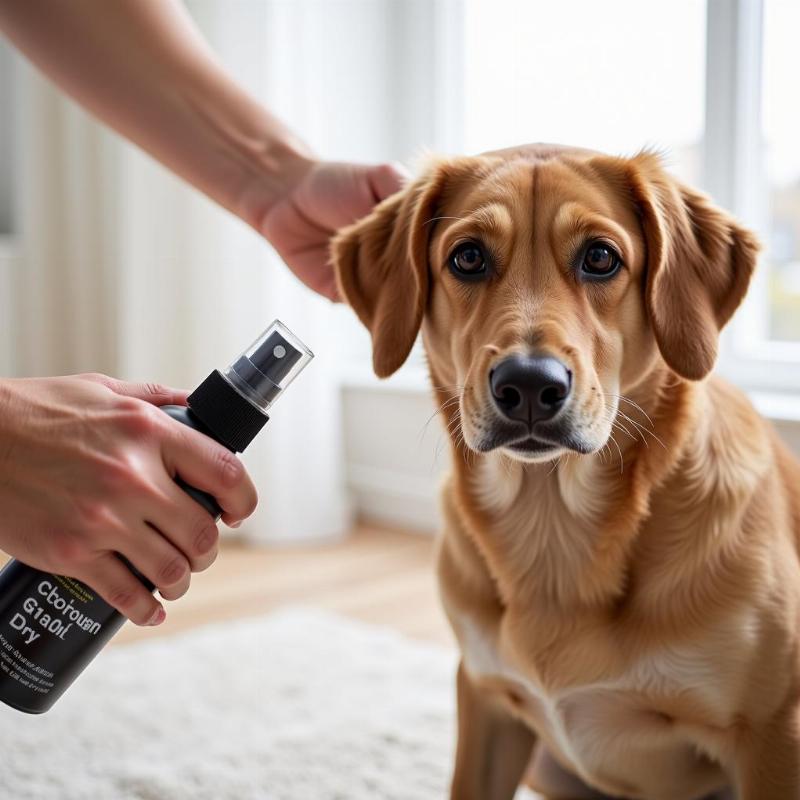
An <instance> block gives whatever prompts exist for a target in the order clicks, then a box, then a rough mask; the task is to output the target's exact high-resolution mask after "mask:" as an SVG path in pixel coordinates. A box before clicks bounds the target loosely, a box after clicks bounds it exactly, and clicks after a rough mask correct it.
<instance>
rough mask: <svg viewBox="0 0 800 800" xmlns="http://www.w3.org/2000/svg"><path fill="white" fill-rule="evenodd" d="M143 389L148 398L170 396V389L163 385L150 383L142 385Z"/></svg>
mask: <svg viewBox="0 0 800 800" xmlns="http://www.w3.org/2000/svg"><path fill="white" fill-rule="evenodd" d="M142 388H143V389H144V392H145V394H146V395H147V396H148V397H163V396H164V395H167V394H169V389H167V387H166V386H164V384H163V383H153V382H148V383H144V384H142Z"/></svg>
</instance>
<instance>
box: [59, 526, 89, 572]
mask: <svg viewBox="0 0 800 800" xmlns="http://www.w3.org/2000/svg"><path fill="white" fill-rule="evenodd" d="M50 547H51V559H52V561H53V563H54V564H55V565H57V568H63V567H65V568H67V569H69V568H71V567H74V566H77V565H79V564H81V563H82V562H83V561H84V560H85V559H86V556H87V555H88V550H87V548H86V546H85V545H84V544H83V542H81V541H80V540H79V539H78V538H77V537H76V536H73V535H71V534H68V533H62V534H59V535H57V536H55V537H53V539H52V541H51V543H50Z"/></svg>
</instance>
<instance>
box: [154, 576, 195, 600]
mask: <svg viewBox="0 0 800 800" xmlns="http://www.w3.org/2000/svg"><path fill="white" fill-rule="evenodd" d="M189 584H190V578H187V579H186V580H185V581H182V582H181V583H178V584H175V585H174V586H159V588H158V593H159V594H160V595H161V596H162V597H163V598H164V599H165V600H178V599H180V598H181V597H183V596H184V595H185V594H186V592H188V591H189Z"/></svg>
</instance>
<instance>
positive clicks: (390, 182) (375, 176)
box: [367, 163, 411, 201]
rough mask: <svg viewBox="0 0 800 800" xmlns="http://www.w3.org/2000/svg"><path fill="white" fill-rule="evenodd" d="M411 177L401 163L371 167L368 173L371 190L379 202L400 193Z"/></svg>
mask: <svg viewBox="0 0 800 800" xmlns="http://www.w3.org/2000/svg"><path fill="white" fill-rule="evenodd" d="M410 177H411V176H410V174H409V172H408V170H407V169H406V168H405V167H404V166H403V165H402V164H399V163H394V164H378V165H377V166H375V167H370V169H369V172H368V173H367V179H368V180H369V184H370V188H371V189H372V192H373V194H374V195H375V196H376V197H377V198H378V200H379V201H380V200H385V199H386V198H387V197H389V196H390V195H393V194H394V193H395V192H399V191H400V189H402V188H403V185H404V184H405V183H406V181H408V179H409V178H410Z"/></svg>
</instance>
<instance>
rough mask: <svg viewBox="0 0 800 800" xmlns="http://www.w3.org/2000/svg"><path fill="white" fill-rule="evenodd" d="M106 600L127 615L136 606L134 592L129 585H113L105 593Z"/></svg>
mask: <svg viewBox="0 0 800 800" xmlns="http://www.w3.org/2000/svg"><path fill="white" fill-rule="evenodd" d="M107 599H108V602H109V603H110V604H111V605H112V606H114V608H117V609H119V610H120V611H121V612H122V613H123V614H125V615H126V616H128V613H129V612H132V611H133V609H134V607H135V606H136V592H135V591H134V590H133V589H131V587H130V586H113V587H112V588H111V589H109V592H108V595H107Z"/></svg>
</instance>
